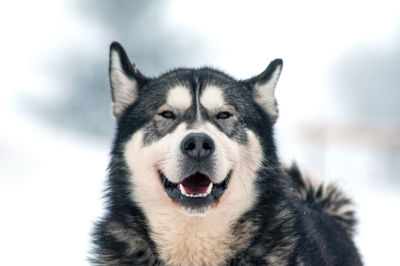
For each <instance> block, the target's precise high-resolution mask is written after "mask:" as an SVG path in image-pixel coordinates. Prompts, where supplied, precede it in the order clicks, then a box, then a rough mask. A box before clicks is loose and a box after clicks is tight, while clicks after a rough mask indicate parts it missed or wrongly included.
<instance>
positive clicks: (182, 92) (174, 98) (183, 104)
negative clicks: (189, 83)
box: [167, 86, 192, 111]
mask: <svg viewBox="0 0 400 266" xmlns="http://www.w3.org/2000/svg"><path fill="white" fill-rule="evenodd" d="M167 104H168V105H169V106H171V107H172V108H175V109H179V110H183V111H184V110H186V109H188V108H189V106H190V105H191V104H192V95H191V94H190V91H189V89H188V88H187V87H183V86H177V87H175V88H172V89H170V90H169V92H168V96H167Z"/></svg>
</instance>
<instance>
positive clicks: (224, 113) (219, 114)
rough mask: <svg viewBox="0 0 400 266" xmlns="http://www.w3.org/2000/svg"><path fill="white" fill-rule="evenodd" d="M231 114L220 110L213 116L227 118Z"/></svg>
mask: <svg viewBox="0 0 400 266" xmlns="http://www.w3.org/2000/svg"><path fill="white" fill-rule="evenodd" d="M231 116H232V114H231V113H229V112H220V113H218V114H217V115H216V116H215V117H216V118H217V119H228V118H229V117H231Z"/></svg>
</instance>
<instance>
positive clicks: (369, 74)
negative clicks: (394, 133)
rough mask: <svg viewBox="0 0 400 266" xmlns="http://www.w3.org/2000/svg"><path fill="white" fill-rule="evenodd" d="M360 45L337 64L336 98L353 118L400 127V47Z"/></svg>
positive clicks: (369, 122) (366, 122)
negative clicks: (360, 46) (367, 46)
mask: <svg viewBox="0 0 400 266" xmlns="http://www.w3.org/2000/svg"><path fill="white" fill-rule="evenodd" d="M385 48H386V47H376V48H359V49H358V50H357V51H356V52H355V53H353V54H352V55H348V56H346V57H345V58H344V59H343V58H342V60H341V61H340V62H339V64H337V65H338V66H339V67H340V69H338V70H337V71H336V76H337V80H338V86H337V90H336V91H335V96H336V99H337V101H338V102H339V103H341V105H342V106H341V107H342V108H344V109H345V110H347V111H348V112H347V113H346V115H347V114H348V115H349V116H350V117H351V118H353V120H357V121H359V122H362V123H364V124H374V123H380V122H386V123H389V124H392V125H393V124H394V126H396V127H399V126H400V46H398V45H397V46H396V47H395V48H394V49H389V50H388V49H387V48H386V49H385Z"/></svg>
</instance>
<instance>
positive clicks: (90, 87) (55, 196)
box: [0, 0, 400, 266]
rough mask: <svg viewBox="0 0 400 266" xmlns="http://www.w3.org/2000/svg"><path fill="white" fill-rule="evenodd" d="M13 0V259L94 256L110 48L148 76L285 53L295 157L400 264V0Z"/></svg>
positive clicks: (3, 186)
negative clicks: (338, 191)
mask: <svg viewBox="0 0 400 266" xmlns="http://www.w3.org/2000/svg"><path fill="white" fill-rule="evenodd" d="M241 3H243V2H242V1H240V2H239V1H211V0H207V1H205V0H203V1H196V2H194V1H193V2H192V1H184V0H181V1H178V0H176V1H105V0H102V1H94V0H84V1H78V0H74V1H67V0H63V1H50V0H47V1H45V0H38V1H7V2H5V1H3V2H2V3H1V4H0V29H1V36H2V41H1V43H0V47H1V60H0V73H1V74H0V79H1V81H2V82H1V84H2V88H1V89H0V119H1V125H2V127H1V130H0V250H1V252H0V265H7V266H8V265H88V263H87V261H86V258H87V256H88V250H89V249H90V237H89V234H90V231H91V229H92V222H93V221H95V220H96V218H97V217H99V216H100V215H101V213H102V199H101V190H102V189H103V184H104V179H105V169H106V166H107V162H108V152H109V149H110V145H111V138H112V134H113V129H114V126H115V125H114V121H113V120H112V118H111V110H110V92H109V88H108V80H107V67H108V66H107V61H108V58H107V56H108V46H109V44H110V42H111V41H113V40H117V41H119V42H121V43H122V44H123V45H124V47H125V48H126V50H127V52H128V54H129V55H130V57H131V59H132V60H133V61H134V62H135V63H136V65H137V66H138V68H139V69H140V70H141V71H142V72H143V73H145V74H146V75H148V76H154V75H157V74H159V73H161V72H163V71H166V70H168V69H171V68H174V67H178V66H188V67H199V66H203V65H211V66H214V67H217V68H220V69H223V70H225V71H226V72H228V73H230V74H231V75H233V76H235V77H237V78H247V77H250V76H252V75H255V74H258V73H260V72H261V71H262V70H264V69H265V68H266V66H267V65H268V63H269V61H270V60H272V59H274V58H276V57H280V58H283V59H284V70H283V73H282V75H281V80H280V83H278V87H277V98H278V101H279V105H280V114H281V116H280V118H279V120H278V124H277V132H276V134H277V136H276V137H277V140H278V142H279V145H278V147H280V154H281V157H282V160H283V161H285V162H287V163H290V162H291V161H292V160H294V159H295V160H296V161H297V162H298V163H299V164H300V165H301V166H302V167H304V168H306V169H308V170H309V171H310V172H312V173H314V174H315V175H317V176H321V177H323V178H325V179H327V180H337V181H338V182H339V184H340V185H341V186H342V188H343V189H344V190H345V191H347V192H348V193H349V194H350V195H351V196H352V198H353V199H354V200H355V202H356V204H357V209H358V216H359V219H360V224H359V227H358V233H357V237H356V240H357V245H358V246H359V248H360V250H361V253H362V255H363V258H364V261H365V264H366V265H399V264H398V263H399V262H398V259H397V257H398V256H397V253H398V250H399V244H398V242H399V239H400V227H399V224H400V85H399V84H400V2H399V1H334V2H333V1H332V2H331V3H328V2H325V1H324V2H323V1H291V2H290V1H248V2H246V3H247V4H246V5H243V4H241Z"/></svg>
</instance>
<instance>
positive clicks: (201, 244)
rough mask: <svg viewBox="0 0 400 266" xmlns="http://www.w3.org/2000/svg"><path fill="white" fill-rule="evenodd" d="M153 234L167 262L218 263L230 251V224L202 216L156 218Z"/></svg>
mask: <svg viewBox="0 0 400 266" xmlns="http://www.w3.org/2000/svg"><path fill="white" fill-rule="evenodd" d="M152 238H153V240H154V241H155V243H156V245H157V249H158V253H159V255H160V257H161V259H162V260H163V261H164V262H165V263H166V264H168V265H221V264H223V263H224V262H225V261H226V260H227V259H228V258H229V257H231V256H232V255H233V254H232V253H233V251H232V248H231V247H232V244H233V241H234V237H233V236H232V234H231V233H230V230H229V225H228V224H224V223H217V222H213V221H205V220H204V219H202V218H201V217H190V218H188V217H184V218H182V217H176V218H175V219H173V220H169V221H163V222H159V223H158V225H157V226H156V227H153V230H152Z"/></svg>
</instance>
